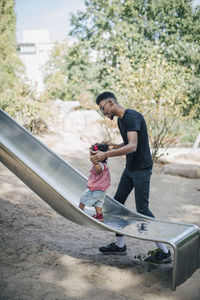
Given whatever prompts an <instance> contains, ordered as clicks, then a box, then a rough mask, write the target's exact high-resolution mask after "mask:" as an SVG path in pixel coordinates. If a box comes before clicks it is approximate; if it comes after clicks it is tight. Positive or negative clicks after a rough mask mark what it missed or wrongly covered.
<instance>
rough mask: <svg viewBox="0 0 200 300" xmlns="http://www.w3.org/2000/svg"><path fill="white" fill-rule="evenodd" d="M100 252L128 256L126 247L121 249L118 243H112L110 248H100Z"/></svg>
mask: <svg viewBox="0 0 200 300" xmlns="http://www.w3.org/2000/svg"><path fill="white" fill-rule="evenodd" d="M99 251H100V252H101V253H103V254H120V255H125V254H126V245H124V247H122V248H120V247H118V246H117V245H116V243H111V244H110V245H108V246H103V247H100V248H99Z"/></svg>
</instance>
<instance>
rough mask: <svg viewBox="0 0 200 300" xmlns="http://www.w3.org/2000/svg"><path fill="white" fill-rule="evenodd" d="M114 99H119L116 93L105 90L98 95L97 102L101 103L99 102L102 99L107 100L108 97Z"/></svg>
mask: <svg viewBox="0 0 200 300" xmlns="http://www.w3.org/2000/svg"><path fill="white" fill-rule="evenodd" d="M109 98H111V99H114V100H115V101H117V98H116V97H115V95H114V94H113V93H111V92H103V93H101V94H99V96H97V99H96V104H97V105H99V103H100V102H101V101H102V100H106V99H109Z"/></svg>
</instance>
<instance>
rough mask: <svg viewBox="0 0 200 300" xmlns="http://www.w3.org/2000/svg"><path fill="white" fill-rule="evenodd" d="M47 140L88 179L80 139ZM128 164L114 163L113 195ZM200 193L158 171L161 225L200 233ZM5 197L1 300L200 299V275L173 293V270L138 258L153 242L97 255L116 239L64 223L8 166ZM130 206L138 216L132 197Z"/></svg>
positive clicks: (0, 214)
mask: <svg viewBox="0 0 200 300" xmlns="http://www.w3.org/2000/svg"><path fill="white" fill-rule="evenodd" d="M41 140H42V141H43V142H44V143H45V144H46V145H47V146H49V147H50V148H51V149H53V150H54V151H55V152H56V153H58V154H59V155H61V156H62V157H63V158H64V159H65V160H66V161H68V162H69V163H71V164H72V165H73V166H74V167H75V168H77V169H78V170H79V171H80V172H82V173H83V174H84V175H86V176H88V170H89V168H90V161H89V158H88V144H87V143H85V142H84V141H82V140H81V139H80V137H79V136H76V135H75V134H72V133H71V134H70V133H66V134H65V136H63V135H59V134H55V133H51V134H46V135H44V136H43V137H41ZM68 141H70V144H69V142H68ZM71 141H73V143H72V142H71ZM124 163H125V160H124V158H122V157H118V158H112V159H110V160H109V165H110V170H111V177H112V186H111V188H110V189H109V191H108V193H109V194H110V195H111V196H113V195H114V192H115V189H116V187H117V184H118V182H119V179H120V174H121V172H122V170H123V167H124ZM199 189H200V179H188V178H182V177H176V176H171V175H166V174H163V173H162V172H161V169H160V168H159V166H155V167H154V171H153V175H152V182H151V195H150V208H151V210H152V211H153V213H154V214H155V215H156V216H157V217H159V218H163V219H169V220H171V221H177V222H188V223H194V224H197V225H198V226H200V206H199V199H200V191H199ZM0 191H1V192H0V299H1V300H7V299H9V300H15V299H19V300H29V299H31V300H32V299H37V300H40V299H47V300H51V299H52V300H55V299H58V300H60V299H63V300H65V299H67V300H68V299H70V300H83V299H84V300H90V299H91V300H94V299H95V300H108V299H115V300H119V299H120V300H126V299H133V300H142V299H143V300H164V299H166V300H168V299H170V300H172V299H177V300H181V299H182V300H199V299H200V270H197V271H196V272H195V273H194V274H193V275H192V277H191V278H189V279H188V280H187V281H186V282H185V283H184V284H182V285H181V286H179V287H178V288H177V289H176V291H175V292H172V291H171V289H170V287H171V276H172V265H171V264H166V265H160V266H149V265H146V264H144V263H143V262H141V261H140V260H137V259H135V256H138V255H139V254H141V255H145V254H147V252H148V251H149V250H150V249H154V248H155V245H154V244H153V243H150V242H143V241H138V240H133V239H126V244H127V247H128V251H127V255H126V256H104V255H101V254H100V253H99V251H98V248H99V247H100V246H102V245H105V244H108V243H110V242H112V241H113V240H114V235H113V234H112V233H108V232H103V231H98V230H94V229H88V228H85V227H81V226H79V225H76V224H74V223H72V222H70V221H68V220H66V219H64V218H63V217H62V216H60V215H58V214H57V213H56V212H55V211H54V210H52V209H51V208H50V207H49V206H48V205H47V204H46V203H45V202H44V201H43V200H41V199H40V198H39V197H38V196H37V195H35V194H34V193H33V192H32V191H31V190H30V189H29V188H28V187H26V186H25V185H24V184H23V183H22V182H21V181H20V180H19V179H18V178H17V177H16V176H14V175H13V174H12V173H11V172H10V171H9V170H8V169H6V168H5V167H4V166H3V165H0ZM127 206H129V207H131V208H132V209H135V205H134V201H133V199H132V196H131V197H129V198H128V200H127ZM183 263H184V262H183Z"/></svg>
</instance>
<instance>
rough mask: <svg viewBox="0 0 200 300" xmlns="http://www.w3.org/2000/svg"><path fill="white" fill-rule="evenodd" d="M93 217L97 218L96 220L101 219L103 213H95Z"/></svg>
mask: <svg viewBox="0 0 200 300" xmlns="http://www.w3.org/2000/svg"><path fill="white" fill-rule="evenodd" d="M93 218H95V219H97V220H98V221H101V222H102V221H103V214H96V215H94V216H93Z"/></svg>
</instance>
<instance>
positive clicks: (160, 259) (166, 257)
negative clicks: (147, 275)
mask: <svg viewBox="0 0 200 300" xmlns="http://www.w3.org/2000/svg"><path fill="white" fill-rule="evenodd" d="M148 254H150V256H148V257H147V258H145V260H144V261H146V262H149V263H154V264H162V263H170V262H171V261H172V254H171V252H170V250H169V251H168V253H165V252H163V251H162V250H161V249H156V250H153V251H149V253H148Z"/></svg>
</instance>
